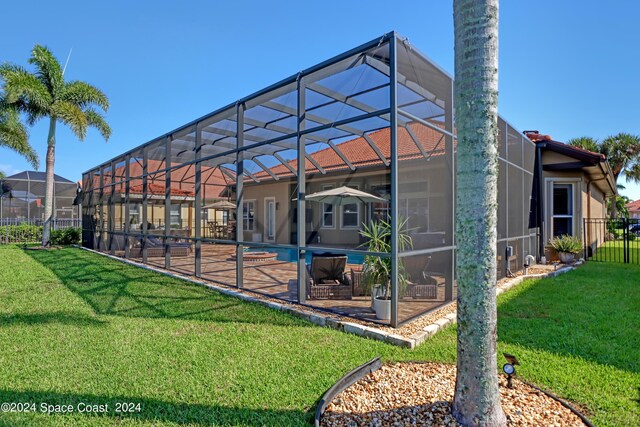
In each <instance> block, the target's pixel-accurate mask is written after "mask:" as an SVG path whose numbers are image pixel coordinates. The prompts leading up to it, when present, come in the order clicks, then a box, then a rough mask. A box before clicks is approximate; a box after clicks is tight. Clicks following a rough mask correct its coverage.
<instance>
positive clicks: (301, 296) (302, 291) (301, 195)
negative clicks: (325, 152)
mask: <svg viewBox="0 0 640 427" xmlns="http://www.w3.org/2000/svg"><path fill="white" fill-rule="evenodd" d="M305 95H306V91H305V84H304V82H303V80H302V77H301V76H299V78H298V108H297V110H296V117H297V118H298V121H297V131H298V136H297V143H298V201H297V204H298V218H297V219H298V223H297V227H296V230H297V233H296V234H297V236H298V239H297V240H298V241H297V244H298V302H299V303H301V304H304V303H306V302H307V263H306V259H307V252H306V246H307V242H306V240H307V239H306V224H307V219H306V210H305V208H306V206H305V193H306V185H307V184H306V175H307V174H306V170H305V167H306V162H305V156H306V147H305V143H304V141H305V140H304V137H303V136H302V135H301V132H302V131H303V130H304V127H305V114H306V112H305V110H306V107H305V106H306V97H305Z"/></svg>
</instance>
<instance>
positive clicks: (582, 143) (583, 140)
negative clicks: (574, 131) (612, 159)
mask: <svg viewBox="0 0 640 427" xmlns="http://www.w3.org/2000/svg"><path fill="white" fill-rule="evenodd" d="M567 144H569V145H572V146H574V147H579V148H582V149H584V150H589V151H593V152H594V153H599V152H600V149H601V144H600V142H598V140H597V139H595V138H592V137H590V136H579V137H577V138H571V139H570V140H569V141H567Z"/></svg>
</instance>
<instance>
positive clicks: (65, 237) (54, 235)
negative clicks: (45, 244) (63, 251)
mask: <svg viewBox="0 0 640 427" xmlns="http://www.w3.org/2000/svg"><path fill="white" fill-rule="evenodd" d="M81 237H82V229H80V228H77V227H69V228H65V229H63V230H52V231H51V244H52V245H73V244H76V243H80V239H81Z"/></svg>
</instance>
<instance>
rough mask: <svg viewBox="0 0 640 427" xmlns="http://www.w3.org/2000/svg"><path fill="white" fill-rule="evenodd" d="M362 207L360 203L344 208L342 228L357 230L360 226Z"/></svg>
mask: <svg viewBox="0 0 640 427" xmlns="http://www.w3.org/2000/svg"><path fill="white" fill-rule="evenodd" d="M359 208H360V205H359V204H358V203H350V204H348V205H344V206H342V227H343V228H355V227H358V225H359V222H360V220H359V217H360V209H359Z"/></svg>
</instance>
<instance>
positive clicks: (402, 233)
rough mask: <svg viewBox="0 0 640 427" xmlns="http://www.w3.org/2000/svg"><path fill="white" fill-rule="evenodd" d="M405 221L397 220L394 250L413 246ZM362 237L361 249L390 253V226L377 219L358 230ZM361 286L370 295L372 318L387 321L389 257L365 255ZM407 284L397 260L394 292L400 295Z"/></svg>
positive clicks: (389, 305)
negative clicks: (396, 244)
mask: <svg viewBox="0 0 640 427" xmlns="http://www.w3.org/2000/svg"><path fill="white" fill-rule="evenodd" d="M407 222H408V221H407V219H403V218H401V219H400V220H399V221H398V250H400V251H404V250H406V249H407V248H412V247H413V242H412V240H411V236H409V233H408V232H409V230H408V229H407ZM360 234H361V235H362V237H364V238H365V239H367V241H366V242H365V243H363V244H362V245H361V246H366V248H367V250H368V251H370V252H381V253H391V224H390V223H389V222H387V221H383V220H379V221H375V222H372V223H371V224H369V225H367V224H362V230H361V231H360ZM362 279H363V285H364V287H365V290H366V291H370V292H371V305H372V308H373V310H374V311H375V313H376V317H377V318H378V319H382V320H388V319H390V318H391V257H382V256H378V255H367V256H365V258H364V264H363V267H362ZM407 282H408V278H407V275H406V273H405V271H404V265H403V263H402V261H401V260H398V292H399V295H402V294H403V293H404V290H405V289H406V286H407Z"/></svg>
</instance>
